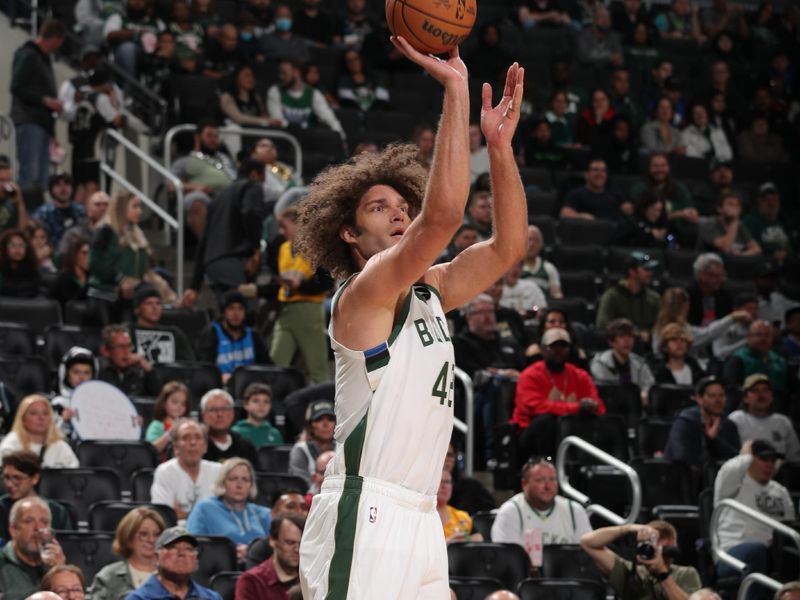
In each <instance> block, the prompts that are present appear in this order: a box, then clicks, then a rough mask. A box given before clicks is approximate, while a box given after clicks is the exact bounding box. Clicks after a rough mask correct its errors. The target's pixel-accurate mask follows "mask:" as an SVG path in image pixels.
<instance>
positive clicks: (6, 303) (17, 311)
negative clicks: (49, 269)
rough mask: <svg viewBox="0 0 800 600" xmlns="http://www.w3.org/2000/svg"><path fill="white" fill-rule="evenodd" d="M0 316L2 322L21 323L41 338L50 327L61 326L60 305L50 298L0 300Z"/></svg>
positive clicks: (4, 298) (3, 298)
mask: <svg viewBox="0 0 800 600" xmlns="http://www.w3.org/2000/svg"><path fill="white" fill-rule="evenodd" d="M0 315H2V317H3V320H4V321H11V322H12V323H22V324H25V325H27V326H28V327H30V330H31V331H32V332H33V335H35V336H36V337H41V336H43V335H44V332H45V329H47V327H49V326H50V325H60V324H61V305H60V304H59V303H58V302H57V301H56V300H51V299H50V298H7V297H2V298H0Z"/></svg>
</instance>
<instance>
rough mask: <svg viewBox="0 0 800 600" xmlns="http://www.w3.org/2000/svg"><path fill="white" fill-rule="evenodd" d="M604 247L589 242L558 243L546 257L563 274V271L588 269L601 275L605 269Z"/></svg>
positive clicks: (598, 275)
mask: <svg viewBox="0 0 800 600" xmlns="http://www.w3.org/2000/svg"><path fill="white" fill-rule="evenodd" d="M605 252H606V251H605V248H603V247H602V246H596V245H591V244H584V245H574V246H573V245H570V244H559V245H557V246H555V247H554V248H553V251H552V252H551V253H550V255H549V256H548V257H547V258H548V260H549V261H550V262H552V263H553V264H554V265H555V266H556V267H558V270H559V271H560V272H561V274H562V275H563V274H564V272H565V271H590V272H592V273H594V275H595V277H600V278H602V277H603V273H605V270H606V257H605Z"/></svg>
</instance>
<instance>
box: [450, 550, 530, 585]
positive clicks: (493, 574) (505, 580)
mask: <svg viewBox="0 0 800 600" xmlns="http://www.w3.org/2000/svg"><path fill="white" fill-rule="evenodd" d="M447 561H448V564H449V569H450V575H451V576H456V577H490V578H493V579H497V580H499V581H500V583H502V584H503V586H504V587H505V588H506V589H509V590H513V589H514V588H516V587H517V585H518V584H519V582H520V581H522V580H523V579H525V578H526V577H528V575H529V574H530V569H531V563H530V559H529V558H528V553H527V552H525V549H524V548H523V547H522V546H519V545H517V544H495V543H491V542H459V543H458V544H450V545H449V546H448V547H447Z"/></svg>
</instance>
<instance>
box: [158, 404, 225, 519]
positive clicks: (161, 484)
mask: <svg viewBox="0 0 800 600" xmlns="http://www.w3.org/2000/svg"><path fill="white" fill-rule="evenodd" d="M170 439H171V440H172V448H173V451H174V453H175V458H173V459H170V460H168V461H167V462H165V463H162V464H160V465H159V466H158V468H157V469H156V471H155V473H154V475H153V486H152V487H151V488H150V501H151V502H153V504H166V505H167V506H171V507H173V508H174V509H175V513H176V514H177V515H178V519H185V518H186V517H187V516H188V515H189V513H190V512H191V510H192V508H194V505H195V504H197V502H199V501H200V500H202V499H204V498H208V497H209V496H211V490H212V488H213V487H214V481H215V480H216V478H217V473H218V472H219V470H220V468H221V467H222V465H221V464H220V463H215V462H211V461H208V460H203V455H204V454H205V453H206V449H207V448H208V430H207V429H206V428H205V427H204V426H203V425H200V424H199V423H196V422H195V421H192V420H190V419H181V420H179V421H178V422H176V423H174V424H173V426H172V429H170Z"/></svg>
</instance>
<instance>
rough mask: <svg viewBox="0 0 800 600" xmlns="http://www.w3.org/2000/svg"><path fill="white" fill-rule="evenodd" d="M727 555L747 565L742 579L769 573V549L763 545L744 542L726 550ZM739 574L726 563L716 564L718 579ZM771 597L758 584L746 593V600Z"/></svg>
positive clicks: (769, 599) (759, 599) (767, 591)
mask: <svg viewBox="0 0 800 600" xmlns="http://www.w3.org/2000/svg"><path fill="white" fill-rule="evenodd" d="M728 554H730V555H731V556H733V557H735V558H738V559H739V560H741V561H742V562H744V563H745V564H746V565H747V567H745V570H744V573H743V574H742V577H744V576H745V575H749V574H750V573H765V574H767V573H769V548H767V547H766V546H765V545H764V544H757V543H755V542H744V543H742V544H737V545H736V546H734V547H733V548H728ZM739 574H740V573H739V571H737V570H736V569H734V568H733V567H732V566H730V565H729V564H727V563H724V562H720V563H718V564H717V575H718V576H720V577H734V576H736V575H739ZM772 597H773V593H772V592H771V591H770V590H769V589H767V588H765V587H763V586H761V585H759V584H758V583H756V584H755V585H753V586H752V587H751V588H750V590H749V591H748V593H747V600H771V598H772Z"/></svg>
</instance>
